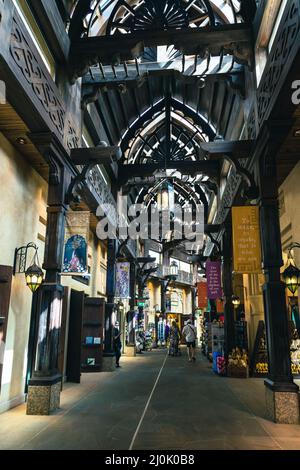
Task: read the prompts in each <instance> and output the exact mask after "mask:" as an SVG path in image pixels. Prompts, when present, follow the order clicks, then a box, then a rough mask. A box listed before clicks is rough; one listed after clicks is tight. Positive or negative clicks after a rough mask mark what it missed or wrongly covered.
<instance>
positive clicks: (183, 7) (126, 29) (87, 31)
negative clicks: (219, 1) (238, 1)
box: [69, 0, 237, 39]
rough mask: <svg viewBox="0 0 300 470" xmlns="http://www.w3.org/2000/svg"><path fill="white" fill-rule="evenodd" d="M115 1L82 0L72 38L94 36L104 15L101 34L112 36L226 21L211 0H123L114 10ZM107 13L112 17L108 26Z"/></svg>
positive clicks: (71, 34) (73, 24) (73, 25)
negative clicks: (113, 2) (97, 25)
mask: <svg viewBox="0 0 300 470" xmlns="http://www.w3.org/2000/svg"><path fill="white" fill-rule="evenodd" d="M111 4H112V2H108V3H106V4H104V2H103V0H98V1H96V0H80V1H79V2H78V4H77V6H76V8H75V11H74V13H73V16H72V19H71V25H70V30H69V34H70V37H71V39H77V38H78V37H88V36H92V35H93V29H94V28H95V25H96V23H97V22H98V21H99V17H100V16H101V15H103V19H104V21H102V22H99V29H100V30H101V34H106V35H109V36H111V35H113V34H128V33H133V32H137V31H149V30H160V31H163V30H167V29H182V28H187V27H193V28H195V27H196V28H200V27H204V26H214V25H215V24H216V23H223V22H224V20H223V21H222V18H221V17H220V16H219V15H218V13H217V12H216V10H214V8H213V6H212V5H211V2H210V1H208V0H134V1H130V0H119V1H117V2H115V6H114V8H113V10H112V11H111V13H110V12H109V11H110V9H111ZM227 8H228V7H227ZM236 13H237V12H236V11H235V10H234V8H233V6H232V5H231V16H232V18H233V19H234V22H236V21H237V20H236ZM107 14H109V19H108V21H107V23H106V25H105V18H107ZM103 24H104V25H105V26H103ZM96 34H99V31H98V32H97V33H96Z"/></svg>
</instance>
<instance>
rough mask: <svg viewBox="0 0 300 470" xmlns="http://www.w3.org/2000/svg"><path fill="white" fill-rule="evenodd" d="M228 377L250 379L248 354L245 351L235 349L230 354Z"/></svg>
mask: <svg viewBox="0 0 300 470" xmlns="http://www.w3.org/2000/svg"><path fill="white" fill-rule="evenodd" d="M227 375H228V377H236V378H248V376H249V367H248V354H247V352H246V350H245V349H242V350H241V349H239V348H234V349H233V350H232V352H231V354H229V357H228V364H227Z"/></svg>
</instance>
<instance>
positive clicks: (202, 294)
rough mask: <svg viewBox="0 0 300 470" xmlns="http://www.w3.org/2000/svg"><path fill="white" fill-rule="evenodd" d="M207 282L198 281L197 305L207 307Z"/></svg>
mask: <svg viewBox="0 0 300 470" xmlns="http://www.w3.org/2000/svg"><path fill="white" fill-rule="evenodd" d="M207 303H208V298H207V282H206V281H204V282H198V307H199V308H203V309H205V308H207Z"/></svg>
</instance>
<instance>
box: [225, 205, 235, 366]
mask: <svg viewBox="0 0 300 470" xmlns="http://www.w3.org/2000/svg"><path fill="white" fill-rule="evenodd" d="M224 225H225V232H224V234H223V240H222V251H223V263H222V270H223V276H222V278H223V292H224V299H225V302H224V355H225V360H226V363H227V360H228V355H229V354H230V353H231V351H232V349H233V348H234V347H235V328H234V307H233V304H232V294H233V290H232V221H231V214H229V215H228V216H227V219H226V221H225V224H224Z"/></svg>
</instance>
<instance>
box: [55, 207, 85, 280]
mask: <svg viewBox="0 0 300 470" xmlns="http://www.w3.org/2000/svg"><path fill="white" fill-rule="evenodd" d="M89 231H90V212H87V211H78V212H72V211H69V212H67V214H66V225H65V251H64V262H63V268H62V273H63V274H65V275H76V276H78V275H86V274H87V273H88V263H87V249H88V240H89Z"/></svg>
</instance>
